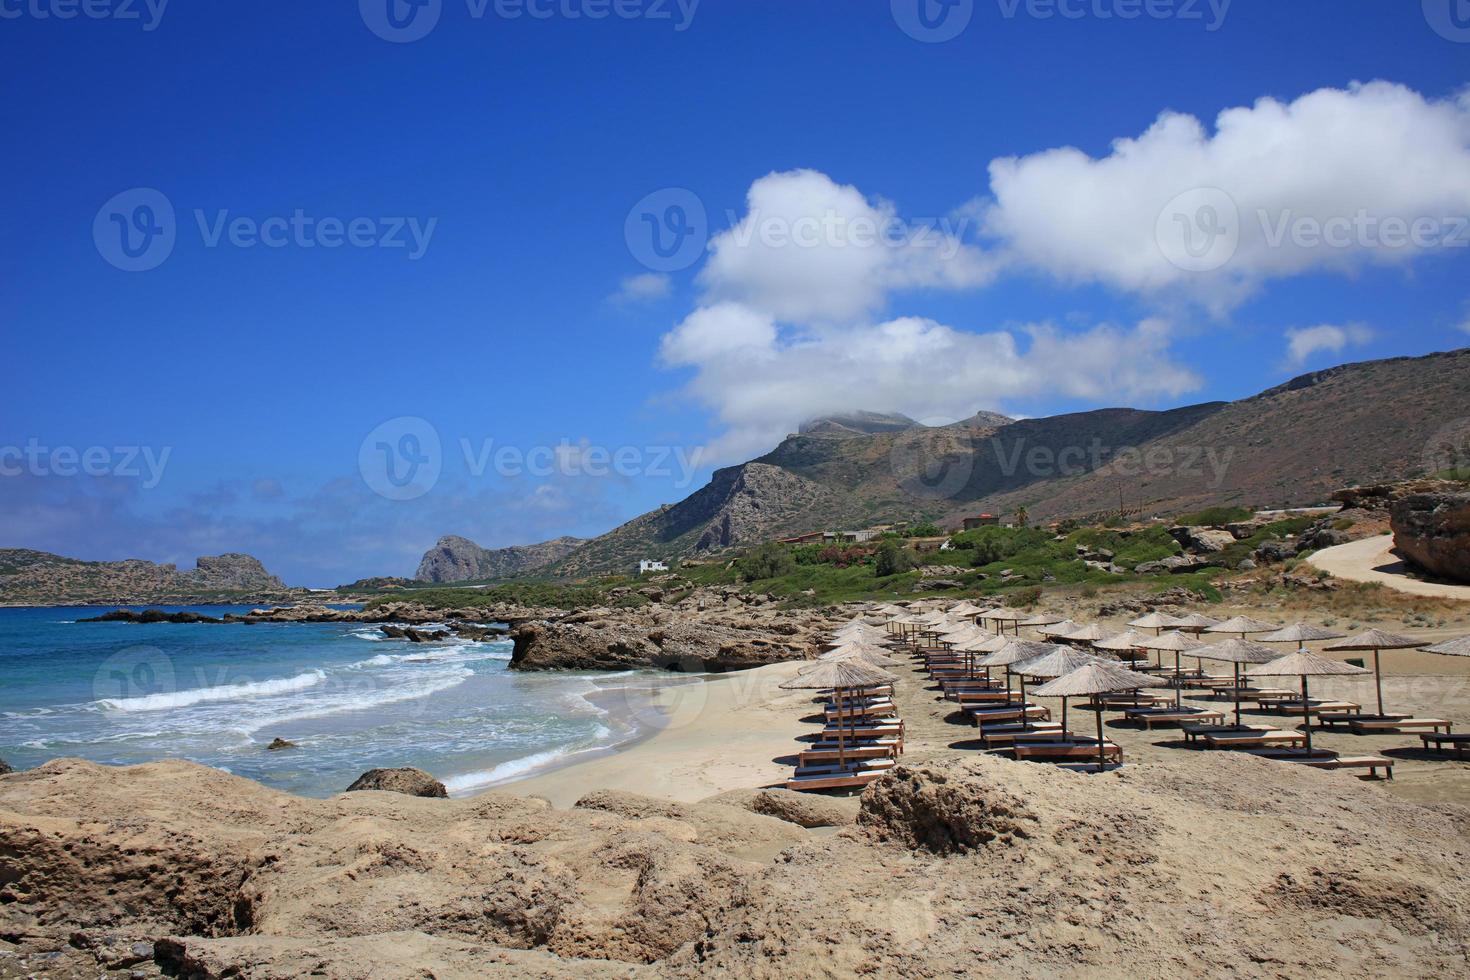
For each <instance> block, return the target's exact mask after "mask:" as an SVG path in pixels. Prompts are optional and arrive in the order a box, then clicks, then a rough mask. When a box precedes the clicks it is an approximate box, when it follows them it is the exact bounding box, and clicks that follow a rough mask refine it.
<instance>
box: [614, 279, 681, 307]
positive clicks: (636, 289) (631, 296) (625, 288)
mask: <svg viewBox="0 0 1470 980" xmlns="http://www.w3.org/2000/svg"><path fill="white" fill-rule="evenodd" d="M672 285H673V283H672V281H671V280H670V279H669V277H668V276H666V275H664V274H663V273H660V272H645V273H642V274H641V275H636V276H629V277H627V278H626V279H624V280H623V281H622V282H621V283H619V284H618V290H617V292H615V293H613V294H612V296H610V297H608V298H609V299H610V300H612V301H613V302H614V303H618V304H631V303H647V302H651V301H652V300H656V299H663V298H664V297H665V296H667V295H669V290H670V288H671V287H672Z"/></svg>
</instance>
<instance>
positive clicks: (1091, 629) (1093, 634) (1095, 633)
mask: <svg viewBox="0 0 1470 980" xmlns="http://www.w3.org/2000/svg"><path fill="white" fill-rule="evenodd" d="M1106 635H1107V633H1106V632H1104V630H1103V628H1102V627H1101V626H1098V625H1097V624H1096V623H1088V624H1087V625H1086V626H1079V627H1077V628H1076V629H1074V630H1073V631H1072V632H1070V633H1068V634H1066V635H1065V636H1063V637H1061V639H1063V640H1066V641H1067V642H1068V643H1071V642H1074V641H1075V642H1077V643H1096V642H1097V641H1098V640H1101V639H1102V638H1103V637H1104V636H1106Z"/></svg>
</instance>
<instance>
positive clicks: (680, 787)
mask: <svg viewBox="0 0 1470 980" xmlns="http://www.w3.org/2000/svg"><path fill="white" fill-rule="evenodd" d="M797 666H798V664H796V663H784V664H773V665H772V666H769V667H759V668H756V669H754V670H745V671H739V672H736V673H732V674H721V675H718V676H713V677H711V678H709V679H708V680H706V681H705V682H704V683H701V684H685V685H679V686H676V687H669V688H665V689H663V690H662V691H660V692H658V694H657V695H655V698H654V702H655V705H656V709H657V711H658V713H659V717H658V718H657V719H648V718H645V720H650V721H655V722H656V723H657V724H658V725H659V731H657V732H656V733H655V734H654V735H653V736H652V737H650V738H647V739H644V740H643V741H640V742H637V743H635V744H633V745H630V746H627V747H626V748H622V749H619V750H617V751H615V752H613V753H611V754H609V755H605V756H601V757H598V758H593V759H589V760H587V761H585V762H581V763H577V764H575V765H571V766H567V767H565V768H562V769H555V770H552V771H550V772H547V773H543V774H542V775H539V776H533V777H531V778H530V779H524V780H520V781H518V782H515V783H511V784H509V785H507V786H503V787H500V788H501V789H502V790H504V791H507V792H512V793H516V794H518V795H524V796H540V797H544V798H545V799H548V800H550V801H551V802H552V803H553V804H555V805H556V806H560V807H568V806H571V805H572V804H573V803H575V802H576V801H577V800H578V799H580V798H581V797H582V796H583V795H585V794H586V793H588V792H591V791H592V790H595V789H620V790H628V791H631V792H635V793H643V794H645V795H648V796H657V797H662V798H664V799H671V800H679V801H681V802H694V801H697V800H702V799H704V798H706V797H708V796H713V795H715V794H717V793H723V792H725V791H726V790H732V789H742V788H747V787H753V786H765V785H770V784H772V783H777V782H780V781H781V780H783V779H785V778H786V777H788V776H789V775H790V774H791V763H790V762H786V763H785V764H780V763H777V762H775V761H774V760H776V759H779V758H785V757H787V756H791V755H793V754H794V753H795V752H796V750H797V743H796V737H797V736H798V735H801V734H803V733H804V732H808V731H811V730H812V729H813V728H814V726H813V725H810V724H803V723H802V721H801V718H802V717H804V716H808V715H810V714H812V712H813V711H814V710H815V706H814V705H813V704H812V702H811V694H810V692H802V691H783V690H781V689H780V687H779V685H780V684H781V683H782V682H783V681H786V680H788V679H789V678H791V677H794V676H795V675H796V668H797Z"/></svg>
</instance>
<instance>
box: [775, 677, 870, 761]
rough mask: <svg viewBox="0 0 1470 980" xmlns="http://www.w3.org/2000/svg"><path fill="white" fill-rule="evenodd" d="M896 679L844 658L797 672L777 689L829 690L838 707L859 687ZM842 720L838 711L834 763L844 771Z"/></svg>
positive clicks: (845, 751)
mask: <svg viewBox="0 0 1470 980" xmlns="http://www.w3.org/2000/svg"><path fill="white" fill-rule="evenodd" d="M896 680H898V677H897V675H895V674H890V673H889V672H888V671H886V670H883V669H882V668H881V667H874V666H872V665H871V664H865V663H863V662H862V661H860V660H857V659H855V658H853V657H846V658H843V659H840V660H825V661H820V662H818V664H817V666H815V667H813V668H812V669H811V670H808V671H806V672H805V673H798V674H797V675H796V676H795V677H793V678H792V679H791V680H789V681H786V682H785V683H784V684H782V685H781V687H782V688H783V689H785V690H788V691H825V690H827V689H829V688H830V689H831V690H832V691H833V692H834V694H835V695H836V698H835V700H836V701H837V704H838V705H839V707H840V706H841V704H842V701H843V695H844V692H851V691H853V690H854V689H856V688H860V687H876V686H878V685H879V684H891V683H892V682H894V681H896ZM842 720H843V719H842V714H841V712H840V711H839V712H838V717H837V721H838V724H837V764H838V765H839V766H841V767H842V768H844V769H845V768H846V767H847V739H846V735H845V733H844V730H843V729H844V728H845V726H844V725H843V724H842Z"/></svg>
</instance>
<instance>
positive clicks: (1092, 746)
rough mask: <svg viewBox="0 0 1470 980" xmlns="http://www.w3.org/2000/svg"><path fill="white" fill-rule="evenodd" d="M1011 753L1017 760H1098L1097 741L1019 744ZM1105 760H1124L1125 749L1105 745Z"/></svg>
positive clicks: (1071, 740) (1072, 739) (1078, 739)
mask: <svg viewBox="0 0 1470 980" xmlns="http://www.w3.org/2000/svg"><path fill="white" fill-rule="evenodd" d="M1010 751H1011V752H1012V753H1013V754H1014V755H1015V757H1016V758H1017V759H1040V760H1043V761H1044V760H1049V759H1084V758H1092V759H1096V758H1097V739H1095V738H1093V739H1081V738H1069V739H1063V740H1060V741H1055V742H1017V743H1016V744H1015V745H1013V746H1011V748H1010ZM1103 758H1105V759H1110V760H1114V761H1116V760H1118V759H1121V758H1123V747H1122V746H1121V745H1119V744H1118V743H1116V742H1112V741H1108V742H1104V743H1103Z"/></svg>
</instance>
